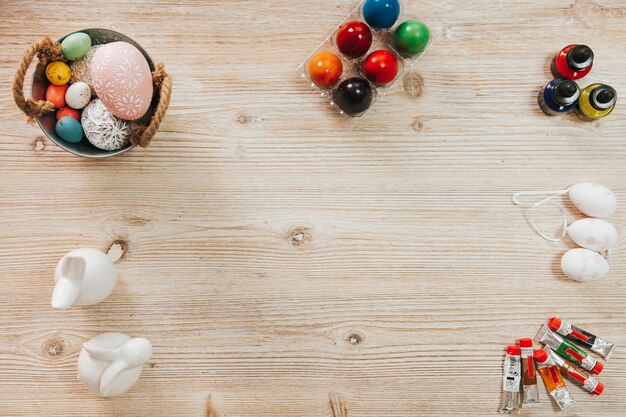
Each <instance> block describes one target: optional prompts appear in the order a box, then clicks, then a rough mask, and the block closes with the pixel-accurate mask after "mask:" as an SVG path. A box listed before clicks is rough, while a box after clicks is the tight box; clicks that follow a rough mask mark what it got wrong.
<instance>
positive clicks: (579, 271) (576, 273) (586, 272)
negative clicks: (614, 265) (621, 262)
mask: <svg viewBox="0 0 626 417" xmlns="http://www.w3.org/2000/svg"><path fill="white" fill-rule="evenodd" d="M561 269H562V270H563V273H564V274H565V275H567V276H568V277H570V278H571V279H573V280H574V281H579V282H586V281H594V280H597V279H600V278H603V277H604V276H605V275H606V274H608V273H609V263H608V262H607V260H606V259H604V258H603V257H602V256H601V255H600V254H599V253H598V252H594V251H591V250H589V249H583V248H577V249H571V250H568V251H567V252H565V255H563V258H561Z"/></svg>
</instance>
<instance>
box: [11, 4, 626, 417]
mask: <svg viewBox="0 0 626 417" xmlns="http://www.w3.org/2000/svg"><path fill="white" fill-rule="evenodd" d="M355 4H356V2H355V1H340V2H336V1H331V0H315V1H313V0H300V1H298V2H291V1H272V2H254V1H245V0H232V1H212V2H205V1H190V0H180V1H176V2H168V1H137V2H133V1H130V2H129V1H121V0H107V1H97V2H95V1H94V2H80V1H64V2H62V3H59V2H58V1H54V2H53V1H17V2H9V1H6V0H1V1H0V10H2V19H0V40H1V43H2V48H0V58H1V59H0V151H1V152H0V189H1V190H2V194H1V195H2V197H1V198H0V237H1V238H0V284H2V291H1V292H0V392H1V394H0V415H2V416H33V415H47V416H59V417H60V416H64V417H78V416H81V417H82V416H93V417H95V416H151V417H156V416H190V417H201V416H202V417H207V416H210V417H217V416H220V417H222V416H228V417H269V416H272V417H274V416H276V417H279V416H285V417H287V416H289V417H295V416H297V417H319V416H332V415H333V413H335V415H336V412H334V411H333V409H335V410H339V412H340V413H344V411H345V413H347V415H349V416H350V417H380V416H385V417H405V416H433V417H434V416H436V417H445V416H459V415H463V416H477V417H478V416H480V417H482V416H488V415H493V414H495V413H496V412H497V409H498V407H499V405H500V401H501V378H502V361H503V348H504V346H505V345H507V344H510V343H513V342H515V341H516V339H517V338H519V337H523V336H534V334H535V332H536V331H537V330H538V328H539V325H540V324H541V323H543V322H544V321H545V320H546V319H547V318H548V317H550V315H552V314H559V315H561V316H563V317H567V318H569V319H571V320H572V321H574V322H576V323H578V324H580V325H583V326H586V327H588V328H589V329H593V330H594V331H596V332H597V333H598V334H600V335H604V336H605V337H607V338H612V339H613V340H615V341H616V342H618V343H620V344H621V345H626V336H625V335H624V332H623V329H624V326H625V325H626V313H625V311H624V310H625V309H624V297H625V295H626V289H625V287H624V285H623V276H624V274H625V273H626V264H625V262H624V256H622V254H623V252H624V250H625V249H626V245H624V244H623V243H621V244H620V245H619V247H618V248H617V250H616V251H615V254H614V256H613V259H612V264H611V267H612V272H611V274H610V276H609V277H608V278H606V279H605V280H604V281H602V282H598V283H591V284H584V285H583V284H577V283H573V282H570V281H568V280H566V279H565V278H564V277H563V276H562V275H561V274H560V271H559V266H558V264H559V259H560V256H561V254H562V253H563V251H564V250H565V249H566V248H567V247H569V246H571V245H570V244H569V243H567V242H566V243H562V244H552V243H548V242H544V241H542V240H541V239H540V238H539V237H538V236H536V235H535V234H534V233H533V232H532V231H531V230H530V228H529V227H528V225H527V224H526V223H525V222H524V219H523V216H522V213H521V212H520V210H519V209H518V208H517V207H514V206H513V205H512V204H511V203H510V196H511V194H512V193H514V192H516V191H521V190H526V189H553V188H555V187H557V188H562V187H567V186H569V185H572V184H575V183H577V182H580V181H597V182H600V183H603V184H606V185H607V186H609V187H611V188H612V189H613V190H614V191H615V192H616V193H617V195H618V198H619V199H620V201H622V202H623V201H626V183H625V182H624V178H625V177H626V164H624V157H625V156H626V152H625V150H626V147H625V143H624V139H625V127H626V123H625V116H626V106H623V105H619V106H618V108H617V109H616V111H615V112H614V114H613V115H611V117H609V118H607V119H605V120H603V121H601V122H599V123H591V124H585V123H580V122H577V121H575V120H574V119H572V118H548V117H545V116H543V114H542V113H541V112H540V110H539V109H538V108H537V106H536V102H535V100H536V95H537V92H538V90H539V89H540V88H541V86H542V85H543V84H545V83H546V82H548V81H549V79H550V75H549V68H548V63H549V60H550V58H551V56H552V55H553V54H554V53H555V52H556V51H557V50H558V49H559V48H560V47H563V46H565V44H567V43H568V42H585V43H588V44H589V45H591V46H592V47H593V49H594V51H595V53H596V56H597V62H596V66H595V69H594V71H593V75H592V76H591V77H589V80H585V81H591V80H601V81H604V82H607V83H609V84H611V85H613V86H614V87H615V88H616V89H617V91H618V92H622V93H623V94H626V93H624V92H626V72H624V71H623V69H624V68H625V67H626V44H625V43H624V38H625V37H626V25H625V24H624V23H625V18H626V7H624V2H623V1H622V0H605V1H591V0H553V1H544V0H526V1H519V0H517V1H514V0H499V1H492V2H484V1H478V0H445V1H431V0H424V1H420V2H414V4H413V7H416V8H417V10H418V11H419V16H420V17H422V18H423V19H424V20H425V21H427V22H428V23H429V24H430V26H431V28H432V32H433V41H434V44H433V47H432V48H431V49H430V50H429V51H428V53H427V54H426V55H425V56H424V57H423V58H422V59H421V60H420V61H419V63H418V64H417V66H416V67H415V68H414V70H415V71H416V73H417V74H418V75H419V76H420V77H421V80H422V81H423V88H422V90H421V95H420V96H419V97H418V98H416V99H412V98H410V97H409V96H408V95H407V94H406V93H405V92H404V91H402V89H401V88H397V89H395V90H393V91H391V92H390V93H389V94H388V95H387V96H385V97H384V98H382V99H380V100H379V101H378V102H377V103H376V105H375V107H374V109H373V110H372V111H371V112H370V113H368V114H367V115H366V116H365V117H363V118H361V119H357V120H346V119H343V118H341V117H338V116H337V115H336V114H335V113H334V112H333V110H332V109H330V108H329V107H328V106H327V105H325V103H324V102H323V101H322V100H321V99H319V98H318V97H316V95H315V93H314V92H313V91H312V90H311V89H309V88H308V87H307V86H306V85H304V83H303V82H302V80H300V79H298V77H297V75H296V74H295V68H296V67H297V66H298V65H299V64H300V63H301V62H302V61H303V60H304V59H305V58H306V56H308V54H309V53H310V52H311V51H312V50H314V49H315V48H316V47H317V45H318V43H319V42H321V40H322V39H323V37H324V36H326V34H327V33H329V32H330V31H331V30H332V29H333V28H334V27H335V26H336V25H337V24H338V22H340V21H341V20H342V19H343V18H344V17H345V16H346V15H347V14H348V13H349V12H350V10H351V9H352V8H353V7H354V6H355ZM84 27H106V28H114V29H116V30H118V31H121V32H123V33H125V34H127V35H129V36H131V37H133V38H134V39H136V40H138V41H139V42H140V43H141V44H142V45H143V46H144V48H145V49H146V50H148V51H149V52H150V53H151V55H152V56H153V58H155V60H157V61H164V62H165V63H166V66H167V68H168V71H169V72H170V73H171V74H172V76H173V78H174V86H173V96H172V101H171V105H170V110H169V113H168V116H167V117H166V119H165V121H164V123H163V124H162V127H161V130H160V132H159V133H158V134H157V136H156V138H155V141H154V142H153V145H152V146H151V147H150V148H149V149H146V150H133V151H132V152H129V153H127V154H125V155H123V156H120V157H116V158H112V159H109V160H104V161H90V160H86V159H81V158H78V157H74V156H72V155H69V154H67V153H64V152H63V151H62V150H61V149H60V148H58V147H56V146H55V145H54V144H52V143H51V142H50V141H49V140H47V139H45V138H44V137H43V136H42V133H41V132H40V131H39V129H38V128H37V127H35V126H29V125H27V124H26V123H25V121H24V118H23V117H22V115H21V114H19V112H18V110H17V109H16V107H15V105H14V103H13V101H12V97H11V93H10V91H11V82H12V79H13V73H14V68H15V65H16V63H17V60H18V58H19V56H20V54H21V53H22V52H23V50H24V48H25V47H26V45H28V44H29V43H30V42H33V41H35V40H38V39H40V38H41V37H42V36H43V35H50V36H52V37H57V36H61V35H63V34H64V33H67V32H70V31H72V30H76V29H80V28H84ZM551 214H552V213H546V215H551ZM551 219H552V220H554V218H553V217H551ZM612 220H613V221H614V222H615V223H618V224H619V223H621V224H624V222H625V221H626V210H625V209H623V208H620V209H619V211H618V213H617V214H616V215H615V216H614V217H613V218H612ZM115 241H118V243H121V244H122V245H123V246H124V247H125V252H124V255H123V256H122V258H121V259H120V260H119V262H118V270H119V274H120V284H119V286H118V287H117V288H116V290H115V292H114V294H113V295H112V296H111V297H110V298H109V299H107V300H106V301H105V302H104V303H102V304H100V305H98V306H96V307H92V308H73V309H71V310H70V311H67V312H57V311H52V310H51V308H50V305H49V297H50V294H51V291H52V282H53V281H52V279H53V277H52V273H53V268H54V265H55V263H56V262H57V261H58V259H59V258H60V256H61V255H62V254H63V253H65V252H66V251H68V250H70V249H72V248H75V247H81V246H89V247H98V248H102V249H107V248H108V247H109V246H110V245H111V244H112V243H113V242H115ZM106 331H121V332H125V333H127V334H130V335H133V336H144V337H147V338H149V339H150V340H152V341H153V343H154V348H155V354H154V357H153V360H152V362H151V364H150V366H149V367H147V368H146V369H145V370H144V374H143V377H142V379H141V380H140V382H139V383H138V385H137V386H135V388H134V389H133V390H132V391H130V392H129V393H128V394H127V395H125V396H123V397H121V398H117V399H108V400H105V399H98V398H95V397H94V396H93V395H91V394H90V393H89V392H88V391H87V390H86V389H85V388H84V387H83V386H81V385H80V384H79V383H78V382H77V381H76V369H75V367H76V359H77V356H78V352H79V350H80V346H81V343H82V342H84V341H85V340H87V339H88V338H89V337H91V336H93V335H95V334H97V333H99V332H106ZM623 352H624V350H622V349H618V351H617V353H616V355H615V357H614V358H613V359H611V361H610V362H609V363H608V364H607V367H606V370H605V371H604V372H603V375H602V376H601V378H600V379H601V380H602V381H603V382H604V383H605V384H606V386H607V390H606V391H605V393H604V394H603V395H602V396H601V397H600V398H592V397H591V396H589V395H587V394H586V393H584V392H583V391H582V390H580V389H578V388H576V387H572V394H573V395H574V396H575V399H576V400H577V401H578V406H577V408H576V411H575V412H574V414H572V415H577V416H580V417H582V416H590V415H597V416H602V417H611V416H615V417H617V416H623V414H624V413H623V410H624V407H625V406H626V398H625V397H624V395H623V393H624V392H625V389H626V355H625V354H624V353H623ZM329 393H333V395H334V396H331V397H329ZM329 398H330V399H329ZM332 398H335V400H333V399H332ZM339 399H341V400H339ZM542 400H543V401H544V404H543V407H542V408H541V409H540V410H537V411H533V412H532V413H530V412H529V413H525V414H522V415H527V416H556V415H560V414H559V413H558V412H557V411H556V410H555V407H554V406H553V405H552V404H551V403H550V402H549V401H548V397H547V394H545V393H544V392H542ZM333 401H335V403H333ZM336 401H341V404H337V403H336ZM346 404H347V407H348V408H347V409H343V408H342V407H346ZM340 415H341V414H340Z"/></svg>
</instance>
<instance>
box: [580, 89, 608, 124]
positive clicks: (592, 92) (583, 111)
mask: <svg viewBox="0 0 626 417" xmlns="http://www.w3.org/2000/svg"><path fill="white" fill-rule="evenodd" d="M616 103H617V92H616V91H615V89H614V88H613V87H610V86H608V85H606V84H600V83H597V84H591V85H590V86H588V87H585V88H583V89H582V90H581V92H580V97H579V98H578V106H577V107H576V115H578V117H579V118H580V119H582V120H584V121H587V122H592V121H594V120H599V119H602V118H604V117H606V116H608V115H609V114H611V112H612V111H613V109H614V108H615V104H616Z"/></svg>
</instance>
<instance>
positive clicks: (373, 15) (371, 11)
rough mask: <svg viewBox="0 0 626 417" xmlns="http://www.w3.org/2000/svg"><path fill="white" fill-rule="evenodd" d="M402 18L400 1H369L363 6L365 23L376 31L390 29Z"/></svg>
mask: <svg viewBox="0 0 626 417" xmlns="http://www.w3.org/2000/svg"><path fill="white" fill-rule="evenodd" d="M399 16H400V2H399V1H398V0H367V1H366V2H365V4H364V5H363V18H364V19H365V23H367V24H368V25H370V26H371V27H372V28H374V29H375V30H378V29H389V28H390V27H392V26H393V25H394V24H395V23H396V20H398V17H399Z"/></svg>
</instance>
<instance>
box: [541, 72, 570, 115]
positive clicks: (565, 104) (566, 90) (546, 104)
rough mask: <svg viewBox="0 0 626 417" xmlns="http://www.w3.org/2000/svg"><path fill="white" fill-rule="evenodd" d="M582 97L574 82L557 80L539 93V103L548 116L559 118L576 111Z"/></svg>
mask: <svg viewBox="0 0 626 417" xmlns="http://www.w3.org/2000/svg"><path fill="white" fill-rule="evenodd" d="M579 97H580V88H579V87H578V84H576V82H574V81H572V80H568V79H565V78H557V79H556V80H552V81H550V82H549V83H548V84H547V85H546V86H545V87H543V88H542V89H541V91H540V92H539V97H538V98H537V102H538V104H539V107H540V108H541V110H543V112H544V113H545V114H547V115H548V116H557V115H559V114H563V113H567V112H570V111H572V110H574V109H575V108H576V106H577V104H578V98H579Z"/></svg>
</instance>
